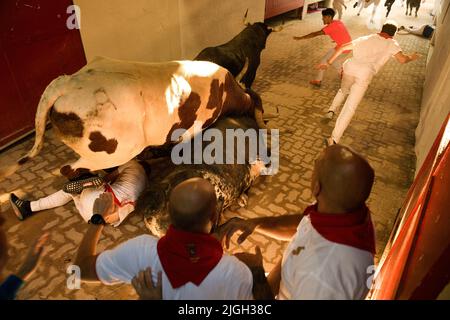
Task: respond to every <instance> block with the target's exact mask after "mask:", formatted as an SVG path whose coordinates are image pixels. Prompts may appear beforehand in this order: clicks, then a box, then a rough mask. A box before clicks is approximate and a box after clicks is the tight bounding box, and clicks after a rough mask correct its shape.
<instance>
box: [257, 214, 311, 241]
mask: <svg viewBox="0 0 450 320" xmlns="http://www.w3.org/2000/svg"><path fill="white" fill-rule="evenodd" d="M302 218H303V215H302V214H293V215H284V216H276V217H262V218H255V219H252V220H254V221H255V223H256V229H255V231H257V232H258V233H261V234H263V235H266V236H268V237H271V238H274V239H277V240H283V241H290V240H291V238H292V237H293V236H294V234H295V233H296V232H297V227H298V225H299V223H300V221H301V220H302Z"/></svg>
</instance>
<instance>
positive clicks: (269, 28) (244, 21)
mask: <svg viewBox="0 0 450 320" xmlns="http://www.w3.org/2000/svg"><path fill="white" fill-rule="evenodd" d="M247 14H248V9H247V10H246V11H245V14H244V19H243V20H242V22H243V23H244V25H245V26H246V27H249V26H251V23H250V22H248V20H247ZM257 24H261V25H263V26H264V29H266V33H267V34H270V33H271V32H280V31H281V30H283V25H284V21H283V22H282V24H281V25H280V26H277V27H270V26H268V25H267V24H265V23H264V22H257Z"/></svg>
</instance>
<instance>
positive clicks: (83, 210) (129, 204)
mask: <svg viewBox="0 0 450 320" xmlns="http://www.w3.org/2000/svg"><path fill="white" fill-rule="evenodd" d="M117 170H118V171H119V175H118V176H117V179H116V180H115V181H114V182H113V183H112V184H111V185H110V186H111V189H112V190H113V192H114V195H115V196H116V198H117V199H118V200H119V201H120V202H121V203H122V204H123V206H121V207H116V208H117V211H118V213H119V221H118V222H117V223H115V224H114V227H117V226H118V225H120V223H122V221H123V220H125V218H126V217H127V216H128V215H129V214H130V213H131V212H133V211H134V207H135V202H136V200H137V199H138V197H139V195H140V194H141V193H142V192H143V191H144V189H145V187H146V183H147V176H146V174H145V170H144V168H143V167H142V166H141V165H140V164H139V163H138V162H137V161H136V160H131V161H129V162H127V163H125V164H124V165H121V166H120V167H118V169H117ZM104 192H105V187H104V186H101V187H98V188H88V189H84V190H83V191H82V192H81V194H80V195H76V196H73V201H74V203H75V206H76V208H77V209H78V211H79V212H80V214H81V216H82V217H83V219H84V220H85V221H86V222H87V221H89V219H90V218H91V216H92V214H93V208H94V202H95V199H97V198H98V197H99V196H100V195H101V194H102V193H104Z"/></svg>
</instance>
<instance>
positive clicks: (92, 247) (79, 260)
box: [75, 224, 103, 282]
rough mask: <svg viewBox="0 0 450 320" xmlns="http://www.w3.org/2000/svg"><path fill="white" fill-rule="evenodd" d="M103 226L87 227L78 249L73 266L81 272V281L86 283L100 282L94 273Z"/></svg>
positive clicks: (92, 225)
mask: <svg viewBox="0 0 450 320" xmlns="http://www.w3.org/2000/svg"><path fill="white" fill-rule="evenodd" d="M102 230H103V225H94V224H91V225H89V228H88V231H87V232H86V234H85V236H84V238H83V241H82V242H81V245H80V247H79V248H78V253H77V257H76V259H75V265H77V266H78V267H79V268H80V270H81V280H83V281H88V282H98V281H100V280H99V279H98V276H97V272H96V267H95V265H96V262H97V257H98V255H97V254H96V250H97V243H98V240H99V239H100V235H101V234H102Z"/></svg>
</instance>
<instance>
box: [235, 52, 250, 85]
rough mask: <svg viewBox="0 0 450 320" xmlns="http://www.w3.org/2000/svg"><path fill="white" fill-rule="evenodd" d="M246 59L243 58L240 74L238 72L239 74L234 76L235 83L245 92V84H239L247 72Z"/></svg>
mask: <svg viewBox="0 0 450 320" xmlns="http://www.w3.org/2000/svg"><path fill="white" fill-rule="evenodd" d="M248 64H249V63H248V57H245V63H244V66H243V67H242V70H241V72H239V74H238V75H237V76H236V78H235V79H236V81H237V83H238V84H239V85H240V86H241V88H242V89H244V90H245V83H243V82H241V80H242V78H243V77H244V75H245V74H246V73H247V70H248Z"/></svg>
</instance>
